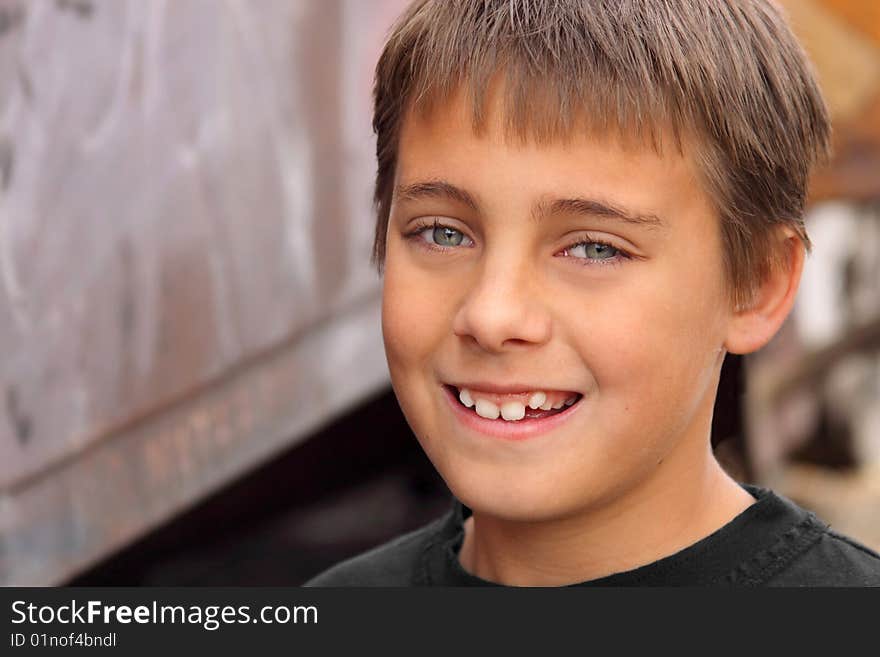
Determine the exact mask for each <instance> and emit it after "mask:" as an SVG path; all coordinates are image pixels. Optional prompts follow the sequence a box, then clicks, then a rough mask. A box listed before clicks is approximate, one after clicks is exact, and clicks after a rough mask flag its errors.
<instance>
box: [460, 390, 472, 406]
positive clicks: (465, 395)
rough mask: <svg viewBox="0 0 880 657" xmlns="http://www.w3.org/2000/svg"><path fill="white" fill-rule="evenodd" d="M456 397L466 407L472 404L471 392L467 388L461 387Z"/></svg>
mask: <svg viewBox="0 0 880 657" xmlns="http://www.w3.org/2000/svg"><path fill="white" fill-rule="evenodd" d="M458 398H459V399H460V400H461V403H462V404H464V405H465V406H467V407H468V408H470V407H471V406H473V405H474V398H473V397H471V392H470V390H468V389H467V388H462V389H461V392H459V393H458Z"/></svg>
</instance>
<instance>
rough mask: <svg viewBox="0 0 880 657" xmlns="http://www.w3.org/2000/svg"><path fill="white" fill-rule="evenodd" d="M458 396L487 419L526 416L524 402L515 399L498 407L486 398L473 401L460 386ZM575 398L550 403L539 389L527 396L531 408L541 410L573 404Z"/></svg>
mask: <svg viewBox="0 0 880 657" xmlns="http://www.w3.org/2000/svg"><path fill="white" fill-rule="evenodd" d="M458 398H459V399H460V400H461V403H462V404H464V405H465V406H467V407H468V408H472V407H473V408H474V411H476V413H477V415H479V416H480V417H483V418H486V419H487V420H497V419H498V416H499V415H500V416H501V417H502V418H504V419H505V420H507V421H508V422H512V421H516V420H522V419H523V418H524V417H525V416H526V406H525V404H521V403H519V402H517V401H510V402H506V403H504V404H502V405H501V406H500V407H499V406H498V405H496V404H494V403H493V402H490V401H489V400H487V399H477V400H476V401H475V400H474V398H473V395H472V394H471V392H470V391H469V390H468V389H467V388H462V389H461V391H459V393H458ZM575 400H576V397H572V398H570V399H566V400H565V401H561V402H557V403H556V404H553V405H551V404H550V402H549V401H547V394H546V393H544V392H540V391H539V392H535V393H533V394H532V396H531V397H529V402H528V406H529V408H531V409H532V410H535V409H538V408H540V409H541V410H544V411H549V410H551V409H559V408H562V407H563V406H571V405H572V404H574V402H575Z"/></svg>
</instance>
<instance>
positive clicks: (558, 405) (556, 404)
mask: <svg viewBox="0 0 880 657" xmlns="http://www.w3.org/2000/svg"><path fill="white" fill-rule="evenodd" d="M563 405H564V402H556V403H555V404H553V408H562V406H563Z"/></svg>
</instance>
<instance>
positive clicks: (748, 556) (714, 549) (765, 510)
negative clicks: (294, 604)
mask: <svg viewBox="0 0 880 657" xmlns="http://www.w3.org/2000/svg"><path fill="white" fill-rule="evenodd" d="M743 488H745V489H746V490H747V491H748V492H749V493H751V495H752V496H753V497H754V498H755V499H756V500H757V501H756V502H755V503H754V504H752V505H751V506H750V507H748V508H747V509H745V510H744V511H743V512H742V513H740V514H739V515H738V516H736V517H735V518H734V519H733V520H731V521H730V522H729V523H727V524H726V525H724V526H723V527H721V528H720V529H718V530H717V531H715V532H713V533H712V534H710V535H709V536H707V537H705V538H703V539H701V540H699V541H697V542H696V543H694V544H693V545H691V546H689V547H687V548H685V549H683V550H681V551H679V552H677V553H675V554H672V555H670V556H668V557H664V558H662V559H659V560H658V561H655V562H653V563H650V564H647V565H645V566H641V567H639V568H636V569H634V570H628V571H625V572H620V573H615V574H613V575H608V576H606V577H600V578H598V579H593V580H590V581H587V582H582V583H579V584H575V585H573V586H880V555H878V554H877V553H876V552H874V551H872V550H869V549H868V548H866V547H865V546H863V545H860V544H859V543H857V542H855V541H853V540H852V539H850V538H847V537H845V536H841V535H840V534H837V533H835V532H833V531H831V529H830V528H829V527H828V525H826V524H825V523H823V522H821V521H820V520H819V519H817V518H816V516H814V515H813V514H812V513H810V512H808V511H805V510H804V509H802V508H800V507H798V506H797V505H795V504H794V503H793V502H791V501H790V500H787V499H786V498H784V497H781V496H779V495H776V494H775V493H773V492H772V491H770V490H767V489H763V488H758V487H755V486H750V485H743ZM469 514H470V512H469V510H468V509H467V508H466V507H464V506H463V505H462V504H461V503H459V502H457V501H456V502H455V503H454V504H453V507H452V510H451V511H450V512H449V513H447V514H446V515H445V516H443V517H441V518H439V519H437V520H435V521H434V522H432V523H431V524H429V525H426V526H425V527H422V528H421V529H418V530H416V531H414V532H411V533H409V534H406V535H404V536H401V537H399V538H397V539H395V540H393V541H391V542H390V543H386V544H385V545H381V546H379V547H377V548H375V549H373V550H370V551H369V552H366V553H364V554H362V555H359V556H357V557H354V558H352V559H349V560H348V561H344V562H342V563H340V564H337V565H336V566H334V567H333V568H331V569H330V570H327V571H326V572H324V573H322V574H320V575H318V576H317V577H315V578H313V579H311V580H309V581H308V582H306V584H305V586H497V585H496V584H494V583H492V582H488V581H486V580H483V579H480V578H479V577H476V576H474V575H471V574H470V573H468V572H467V571H465V570H464V569H463V568H462V567H461V564H460V563H459V561H458V551H459V549H460V548H461V544H462V541H463V539H464V529H463V527H462V523H463V521H464V519H465V518H466V517H467V516H468V515H469Z"/></svg>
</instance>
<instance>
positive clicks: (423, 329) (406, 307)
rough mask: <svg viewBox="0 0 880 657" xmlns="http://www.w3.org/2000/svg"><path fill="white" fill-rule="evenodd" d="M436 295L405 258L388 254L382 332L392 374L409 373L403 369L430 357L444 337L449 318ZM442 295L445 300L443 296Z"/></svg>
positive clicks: (416, 364)
mask: <svg viewBox="0 0 880 657" xmlns="http://www.w3.org/2000/svg"><path fill="white" fill-rule="evenodd" d="M437 298H438V295H437V294H435V293H434V291H433V290H432V288H431V285H430V282H429V281H426V280H424V277H420V276H419V273H418V271H417V270H415V269H414V268H412V267H408V266H407V265H406V262H405V260H404V258H402V257H396V256H395V254H394V253H393V252H391V253H389V257H388V258H387V259H386V265H385V275H384V279H383V287H382V335H383V338H384V340H385V351H386V354H387V357H388V364H389V368H391V369H392V375H394V374H398V375H401V376H402V375H404V374H406V373H407V372H404V371H401V370H402V368H407V367H416V366H418V364H419V363H421V362H423V361H425V360H427V359H428V358H429V357H430V355H431V354H432V353H433V352H434V351H435V350H436V348H437V345H438V342H439V341H440V340H442V336H443V334H444V327H446V326H447V325H448V321H447V318H446V311H445V308H444V307H443V305H442V303H437V302H435V299H437ZM439 298H440V300H441V301H442V295H440V296H439ZM447 330H448V329H447ZM395 370H397V371H396V372H395Z"/></svg>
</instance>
